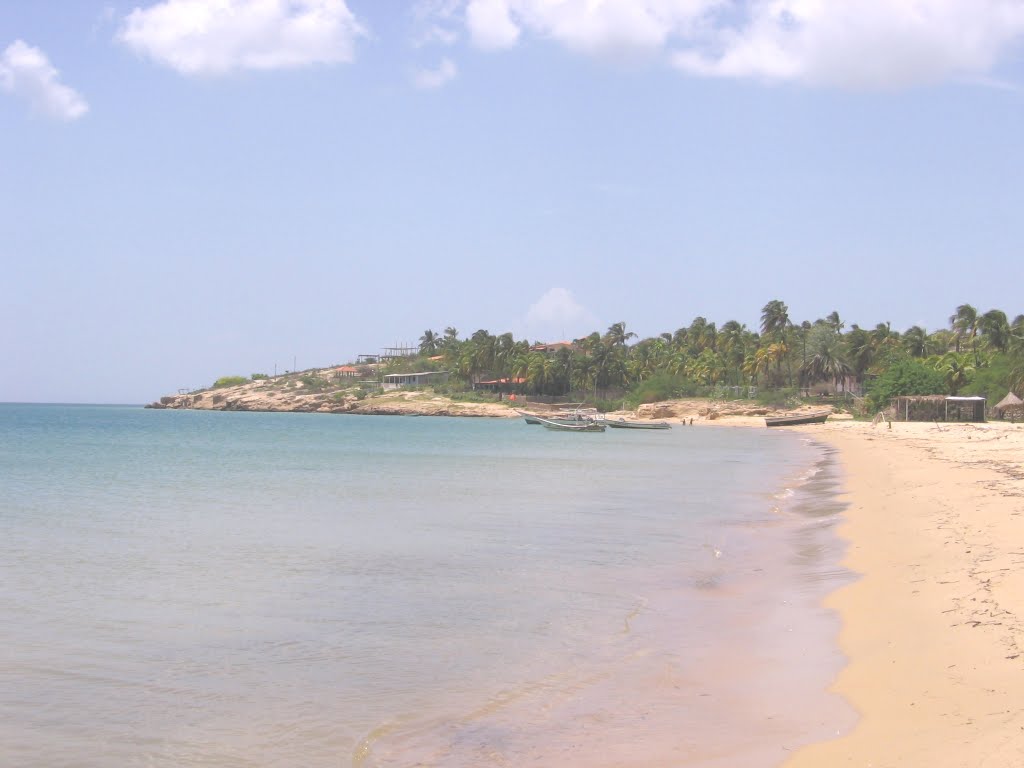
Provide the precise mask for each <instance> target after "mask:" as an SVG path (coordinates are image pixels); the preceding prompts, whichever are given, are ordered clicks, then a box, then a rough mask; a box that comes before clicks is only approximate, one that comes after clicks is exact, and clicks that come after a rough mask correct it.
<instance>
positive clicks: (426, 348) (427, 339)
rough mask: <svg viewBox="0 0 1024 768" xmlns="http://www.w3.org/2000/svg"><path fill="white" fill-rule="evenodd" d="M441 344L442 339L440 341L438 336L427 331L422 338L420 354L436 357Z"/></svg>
mask: <svg viewBox="0 0 1024 768" xmlns="http://www.w3.org/2000/svg"><path fill="white" fill-rule="evenodd" d="M439 342H440V339H438V337H437V334H436V333H434V332H433V331H431V330H429V329H427V330H426V331H424V332H423V335H422V336H420V354H421V355H436V354H437V348H438V344H439Z"/></svg>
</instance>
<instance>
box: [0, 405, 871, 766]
mask: <svg viewBox="0 0 1024 768" xmlns="http://www.w3.org/2000/svg"><path fill="white" fill-rule="evenodd" d="M0 435H2V440H0V637H2V645H0V765H3V766H12V767H13V766H45V767H46V768H55V767H57V766H75V768H93V767H96V768H99V767H101V766H102V767H106V766H147V767H152V766H204V767H206V768H210V767H215V768H220V767H221V766H223V767H229V766H230V767H234V766H238V767H240V768H241V767H243V766H245V767H249V766H307V767H309V768H319V767H320V766H331V767H344V768H348V767H350V766H352V767H354V768H378V767H383V766H453V767H455V768H462V767H464V766H523V765H538V766H563V767H564V766H587V767H588V768H601V767H602V766H608V767H611V766H616V767H618V766H645V767H646V768H651V767H652V766H682V765H686V766H722V767H723V768H724V767H725V766H728V767H729V768H743V767H744V766H758V767H760V766H774V765H778V764H780V763H781V762H782V761H783V760H784V759H785V758H786V757H787V755H789V754H791V753H792V751H793V750H795V749H797V748H799V746H801V745H802V744H806V743H809V742H812V741H819V740H822V739H826V738H830V737H834V736H835V735H836V734H837V732H840V731H844V730H846V729H848V728H849V727H850V726H851V725H852V724H853V722H854V714H853V712H852V711H851V710H850V708H849V707H848V706H847V705H846V704H845V703H844V702H843V701H842V700H841V699H839V698H838V697H836V696H835V695H834V694H831V693H829V692H828V690H827V688H828V685H829V683H830V681H831V680H832V679H833V678H834V676H835V675H836V673H837V672H838V671H839V669H840V668H841V666H842V663H843V659H842V657H841V656H840V654H839V652H838V650H837V647H836V642H835V636H836V633H837V631H838V620H837V619H836V617H835V616H834V615H833V614H831V613H830V612H829V611H827V610H825V609H824V608H822V607H821V600H822V599H823V598H824V596H825V595H826V594H827V593H828V592H829V591H831V590H833V589H835V588H836V587H838V586H839V585H841V584H843V583H845V582H847V581H848V580H849V579H850V578H851V574H849V573H847V572H846V571H844V570H843V569H842V568H841V567H840V566H839V561H840V559H841V556H842V552H843V549H842V544H841V542H840V541H839V539H838V537H837V536H836V533H835V530H834V528H835V524H836V522H837V520H839V519H840V516H841V513H842V503H841V500H840V497H839V495H838V494H839V491H840V486H841V478H840V476H839V473H838V469H837V467H836V464H835V461H834V458H833V456H832V455H831V453H830V452H829V450H828V449H826V448H825V447H823V446H821V445H818V444H815V443H813V442H810V441H808V440H806V439H805V438H804V437H803V436H802V435H799V434H794V433H789V432H786V431H774V430H773V431H769V430H751V429H729V428H715V427H683V426H678V425H677V426H675V427H674V428H673V429H672V430H671V431H661V432H659V431H631V430H608V431H607V432H606V433H603V434H573V433H562V432H551V431H548V430H545V429H543V428H541V427H538V426H527V425H525V424H524V423H523V422H522V421H521V420H496V419H469V418H462V419H458V418H428V417H422V418H410V417H384V416H350V415H344V416H342V415H324V414H267V413H217V412H205V411H158V410H144V409H141V408H136V407H115V406H61V405H0Z"/></svg>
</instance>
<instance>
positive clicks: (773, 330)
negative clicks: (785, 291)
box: [761, 299, 789, 337]
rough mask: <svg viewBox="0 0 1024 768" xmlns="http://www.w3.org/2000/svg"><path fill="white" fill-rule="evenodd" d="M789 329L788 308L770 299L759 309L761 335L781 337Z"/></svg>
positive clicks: (776, 300)
mask: <svg viewBox="0 0 1024 768" xmlns="http://www.w3.org/2000/svg"><path fill="white" fill-rule="evenodd" d="M788 327H789V307H787V306H786V305H785V304H784V303H782V302H781V301H779V300H778V299H772V300H771V301H769V302H768V303H767V304H765V305H764V306H763V307H761V333H762V334H764V335H765V336H777V337H781V336H782V335H783V334H784V333H785V331H786V329H787V328H788Z"/></svg>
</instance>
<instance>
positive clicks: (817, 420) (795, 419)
mask: <svg viewBox="0 0 1024 768" xmlns="http://www.w3.org/2000/svg"><path fill="white" fill-rule="evenodd" d="M831 413H832V412H831V411H818V412H817V413H794V414H790V415H789V416H765V418H764V423H765V425H766V426H769V427H795V426H797V425H798V424H824V423H825V419H827V418H828V417H829V414H831Z"/></svg>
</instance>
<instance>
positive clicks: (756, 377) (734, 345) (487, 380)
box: [386, 299, 1024, 409]
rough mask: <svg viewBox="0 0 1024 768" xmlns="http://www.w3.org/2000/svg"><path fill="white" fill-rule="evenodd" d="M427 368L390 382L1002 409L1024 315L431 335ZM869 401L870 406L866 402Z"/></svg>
mask: <svg viewBox="0 0 1024 768" xmlns="http://www.w3.org/2000/svg"><path fill="white" fill-rule="evenodd" d="M419 342H420V344H419V351H420V356H419V357H417V358H412V359H409V358H405V359H397V360H393V361H391V362H390V363H389V364H388V366H387V369H386V372H388V373H392V372H404V371H413V370H419V371H422V370H447V371H449V372H450V373H451V379H450V383H449V385H448V390H449V392H450V393H458V392H464V391H467V390H472V389H479V388H480V387H484V388H485V389H489V390H491V391H494V392H506V393H509V392H511V393H514V392H521V393H524V394H529V395H534V396H545V395H546V396H570V395H571V396H574V397H580V398H583V397H587V398H589V399H592V400H595V401H599V400H608V399H614V400H615V401H616V402H618V403H622V402H623V401H625V403H626V404H627V405H630V406H632V407H635V406H636V405H638V404H640V403H644V402H654V401H657V400H664V399H669V398H673V397H685V396H700V395H704V396H728V395H729V394H730V393H731V394H732V395H734V396H737V397H738V396H747V395H753V396H754V397H756V398H757V399H762V400H765V401H766V402H771V403H774V402H776V401H779V400H780V399H782V400H785V399H787V398H788V399H792V398H795V397H797V396H799V395H801V394H802V395H804V396H808V395H811V394H815V395H827V394H835V393H841V394H845V393H850V394H851V395H855V397H852V398H851V399H852V400H855V401H859V402H860V404H861V407H862V408H865V409H866V408H874V409H879V408H883V407H885V406H886V405H888V402H889V400H890V399H891V398H892V397H895V396H897V395H913V394H950V395H957V394H960V395H984V396H986V397H988V398H989V400H990V401H991V402H995V401H996V400H998V399H999V398H1001V397H1002V396H1003V395H1004V394H1006V392H1007V390H1011V389H1013V390H1016V391H1018V392H1019V391H1020V390H1021V389H1022V388H1024V315H1017V316H1016V317H1015V318H1014V319H1013V320H1012V321H1010V320H1009V319H1008V316H1007V314H1006V313H1005V312H1003V311H1002V310H999V309H992V310H988V311H986V312H980V311H979V310H977V309H976V308H975V307H973V306H972V305H970V304H961V305H960V306H958V307H957V308H956V309H955V311H954V312H953V313H952V314H951V315H950V317H949V326H948V327H947V328H940V329H937V330H934V331H931V332H929V331H927V330H926V329H924V328H922V327H921V326H918V325H914V326H911V327H910V328H908V329H906V330H905V331H902V332H901V331H898V330H896V329H894V328H892V326H891V324H890V323H888V322H879V323H877V324H876V325H875V326H874V327H873V328H864V327H861V326H859V325H856V324H851V325H850V326H849V327H848V328H847V324H846V323H845V322H844V321H843V320H842V318H841V317H840V315H839V313H838V312H831V313H830V314H829V315H828V316H826V317H824V318H818V319H816V320H813V321H811V320H800V321H798V320H794V319H793V318H791V317H790V314H789V308H788V307H787V305H786V304H785V302H783V301H781V300H779V299H773V300H771V301H769V302H767V303H766V304H765V305H764V307H762V309H761V322H760V325H759V327H758V328H756V329H751V328H748V327H747V326H746V325H744V324H742V323H740V322H738V321H736V320H729V321H726V322H725V323H723V324H722V325H721V326H718V325H716V323H715V322H713V321H710V320H708V319H707V318H704V317H696V318H694V319H693V320H692V321H691V322H690V324H689V325H686V326H682V327H679V328H677V329H676V330H674V331H666V332H663V333H660V334H658V335H657V336H652V337H649V338H642V339H639V338H637V335H636V334H635V333H633V332H632V331H629V330H628V329H627V326H626V324H625V323H624V322H618V323H614V324H613V325H611V326H610V327H609V328H608V329H607V330H606V331H605V332H603V333H601V332H598V331H594V332H593V333H591V334H589V335H587V336H584V337H582V338H577V339H573V340H566V341H560V342H557V343H531V342H529V341H527V340H522V339H520V340H517V339H515V338H513V336H512V334H511V333H504V334H500V335H494V334H491V333H490V332H489V331H487V330H483V329H480V330H477V331H475V332H474V333H472V334H471V335H470V336H469V337H467V338H462V339H460V338H459V333H458V331H457V330H456V329H455V328H452V327H449V328H446V329H445V331H444V333H443V334H439V333H436V332H435V331H433V330H427V331H425V332H424V333H423V335H422V336H421V337H420V340H419ZM862 398H863V400H862Z"/></svg>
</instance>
